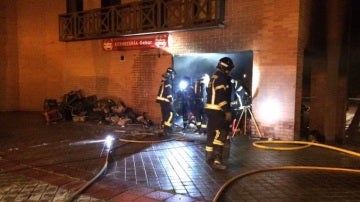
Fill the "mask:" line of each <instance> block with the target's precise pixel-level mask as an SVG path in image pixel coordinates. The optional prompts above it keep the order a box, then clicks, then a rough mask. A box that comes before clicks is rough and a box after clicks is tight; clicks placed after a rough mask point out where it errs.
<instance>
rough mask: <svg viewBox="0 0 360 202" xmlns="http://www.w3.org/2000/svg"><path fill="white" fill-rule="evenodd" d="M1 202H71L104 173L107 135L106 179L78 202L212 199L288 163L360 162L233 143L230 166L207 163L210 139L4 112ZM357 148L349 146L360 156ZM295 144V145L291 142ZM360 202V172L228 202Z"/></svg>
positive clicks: (284, 182)
mask: <svg viewBox="0 0 360 202" xmlns="http://www.w3.org/2000/svg"><path fill="white" fill-rule="evenodd" d="M0 126H1V129H0V201H64V200H66V199H69V196H73V194H74V193H76V192H77V191H78V190H79V189H81V188H82V187H84V185H86V184H88V183H89V182H90V181H91V180H93V178H94V177H95V176H96V175H97V174H99V172H100V171H101V170H102V168H103V167H104V164H105V163H106V162H107V161H106V153H107V152H106V151H107V150H106V146H105V144H104V139H105V138H106V136H107V135H112V136H113V137H114V138H115V141H114V143H113V144H112V145H111V155H110V158H109V161H108V164H107V167H106V170H105V172H104V173H102V174H101V175H100V176H99V178H97V179H96V180H95V181H94V182H93V183H91V184H90V185H89V186H88V187H87V188H86V189H84V190H83V191H82V192H81V193H79V195H77V196H76V197H74V198H73V199H74V201H114V202H115V201H212V200H213V199H214V197H215V196H216V194H217V193H218V192H219V190H220V188H222V186H223V185H224V184H226V183H228V182H229V180H230V179H233V178H235V177H237V176H238V175H240V174H244V173H248V172H252V171H254V170H261V169H262V170H266V169H268V168H275V167H281V166H316V167H337V168H351V169H355V170H359V169H360V160H359V157H356V156H353V155H349V154H344V153H340V152H337V151H331V150H327V149H324V148H318V147H310V148H307V149H302V150H294V151H274V150H263V149H259V148H256V147H254V146H253V145H252V143H253V142H254V140H253V139H249V138H248V137H247V136H237V137H236V138H234V139H232V142H231V150H230V156H229V160H228V169H227V170H226V171H216V170H213V169H212V168H211V167H210V166H209V165H208V164H207V163H206V162H205V160H204V159H205V151H204V145H205V139H206V137H205V136H204V135H199V134H197V133H192V132H187V133H184V134H181V133H175V134H173V135H171V136H169V137H159V136H158V135H157V132H158V131H157V130H156V129H147V128H143V127H141V126H136V125H132V126H128V127H120V126H108V125H102V124H101V125H99V124H95V123H87V122H85V123H75V122H66V121H62V122H58V123H56V124H49V125H47V124H46V123H45V122H44V119H43V117H42V115H41V114H40V113H39V112H12V113H9V112H3V113H0ZM359 145H360V144H358V143H357V142H352V143H351V145H342V147H343V148H347V149H351V150H353V151H357V152H359V150H360V149H359V147H358V146H359ZM288 146H290V145H288ZM290 200H295V201H360V174H359V173H355V172H343V171H338V170H334V171H321V170H308V169H284V170H282V169H274V170H271V171H266V172H258V173H256V174H254V175H249V176H246V177H244V178H241V179H238V180H235V181H234V182H233V183H229V184H228V186H227V187H226V188H225V189H224V190H223V192H221V197H220V199H219V201H290Z"/></svg>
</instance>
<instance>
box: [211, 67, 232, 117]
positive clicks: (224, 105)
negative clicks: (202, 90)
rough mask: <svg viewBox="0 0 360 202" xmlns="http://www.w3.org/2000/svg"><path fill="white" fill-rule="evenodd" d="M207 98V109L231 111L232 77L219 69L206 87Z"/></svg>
mask: <svg viewBox="0 0 360 202" xmlns="http://www.w3.org/2000/svg"><path fill="white" fill-rule="evenodd" d="M206 91H207V99H206V105H205V109H211V110H219V111H223V112H230V111H231V109H230V102H231V78H230V76H228V75H226V74H225V73H223V72H222V71H220V70H217V71H216V72H215V73H214V74H213V75H212V76H211V79H210V82H209V84H208V86H207V88H206Z"/></svg>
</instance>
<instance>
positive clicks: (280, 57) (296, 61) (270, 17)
mask: <svg viewBox="0 0 360 202" xmlns="http://www.w3.org/2000/svg"><path fill="white" fill-rule="evenodd" d="M15 2H16V3H15ZM65 2H66V1H64V0H53V1H48V0H37V1H32V0H21V1H11V0H5V1H1V3H0V9H1V10H0V13H1V14H0V15H1V16H0V17H1V18H0V20H1V22H0V25H1V26H2V27H1V28H2V29H1V31H0V35H1V36H2V37H1V39H0V42H1V46H0V53H1V54H0V55H1V57H2V58H1V63H0V65H1V66H0V70H1V76H2V79H1V81H0V86H1V87H0V88H1V94H0V99H1V100H0V110H1V111H9V110H41V109H42V106H43V100H44V99H45V98H56V99H58V100H60V99H61V96H62V95H64V94H65V93H67V92H69V91H71V90H78V89H82V90H83V92H84V94H85V95H93V94H95V95H97V96H98V98H102V97H115V98H116V99H122V100H123V101H124V102H125V103H126V104H127V105H128V106H129V107H132V108H134V109H136V110H138V111H144V112H146V113H147V114H148V115H149V116H150V118H151V119H152V120H153V121H155V122H159V120H160V109H159V107H158V105H157V104H156V103H155V101H154V100H155V97H156V93H157V90H158V84H159V81H160V79H161V78H160V77H161V76H160V75H161V73H162V72H163V71H164V70H165V69H166V68H167V67H169V66H170V65H171V64H172V57H171V56H172V55H174V54H184V53H218V52H240V51H248V50H250V51H253V56H254V61H253V64H254V68H258V72H259V75H260V77H259V78H260V79H259V85H258V89H254V90H256V92H257V95H256V97H255V98H254V100H253V104H254V105H253V106H254V107H253V111H254V113H255V116H256V117H257V119H258V122H259V124H260V125H261V128H262V130H263V131H264V132H265V134H266V135H275V136H276V137H279V138H281V139H293V138H294V136H295V134H296V133H297V131H298V124H299V118H298V117H299V116H300V114H299V110H300V107H299V106H300V100H301V79H302V78H301V74H300V72H302V57H303V56H302V52H303V46H304V44H305V43H306V31H307V30H306V29H305V28H304V27H306V26H307V25H306V23H307V21H306V16H307V15H306V12H307V5H306V4H305V3H304V4H303V5H300V1H299V0H296V1H295V0H294V1H288V0H277V1H273V0H241V1H240V0H225V6H226V8H225V9H226V11H225V21H224V25H223V26H222V27H219V28H216V29H208V30H199V31H184V32H175V33H171V34H170V35H171V37H172V44H171V46H170V47H169V48H168V49H167V50H157V49H153V50H145V51H144V50H133V51H116V52H115V51H114V52H106V51H104V50H103V49H102V40H93V41H80V42H68V43H65V42H60V41H59V40H58V14H61V13H64V12H65V7H66V6H65ZM94 4H95V3H94ZM300 17H302V20H301V21H300ZM121 56H123V57H124V60H121V59H120V57H121ZM214 65H216V64H214ZM254 80H255V79H254V78H253V81H254ZM268 100H273V101H275V102H278V103H279V104H275V105H272V106H266V105H264V103H267V102H268ZM276 106H278V108H277V109H275V110H274V109H272V110H273V111H272V112H270V113H274V112H275V113H279V115H278V117H277V118H278V119H276V120H272V119H274V116H270V117H269V116H268V114H265V111H266V109H269V108H270V109H271V108H274V107H276ZM270 115H271V114H270Z"/></svg>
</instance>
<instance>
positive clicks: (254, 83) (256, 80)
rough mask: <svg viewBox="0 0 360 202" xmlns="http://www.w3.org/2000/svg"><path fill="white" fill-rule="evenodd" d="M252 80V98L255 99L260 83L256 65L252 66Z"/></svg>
mask: <svg viewBox="0 0 360 202" xmlns="http://www.w3.org/2000/svg"><path fill="white" fill-rule="evenodd" d="M252 76H253V78H252V89H251V90H252V91H251V92H252V95H251V96H252V97H253V98H255V97H256V94H257V92H258V88H259V83H260V70H259V67H258V66H257V65H254V66H253V75H252Z"/></svg>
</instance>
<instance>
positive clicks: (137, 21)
mask: <svg viewBox="0 0 360 202" xmlns="http://www.w3.org/2000/svg"><path fill="white" fill-rule="evenodd" d="M223 20H224V0H148V1H142V2H136V3H129V4H123V5H117V6H111V7H106V8H99V9H93V10H88V11H82V12H73V13H66V14H61V15H59V40H60V41H79V40H92V39H105V38H112V37H119V36H127V35H137V34H146V33H156V32H164V31H180V30H191V29H202V28H214V27H218V26H219V25H221V24H222V23H223Z"/></svg>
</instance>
